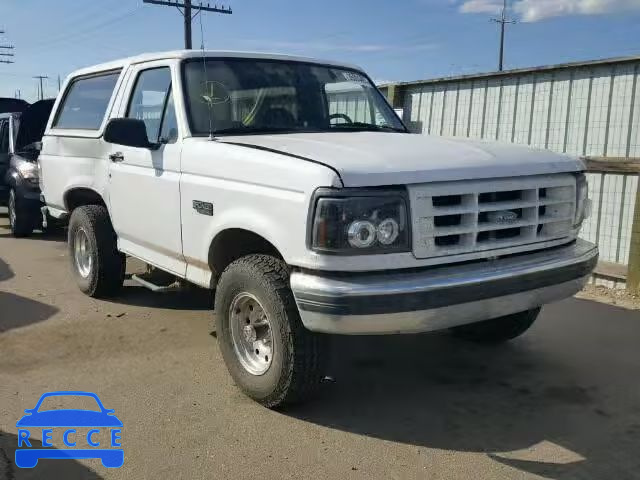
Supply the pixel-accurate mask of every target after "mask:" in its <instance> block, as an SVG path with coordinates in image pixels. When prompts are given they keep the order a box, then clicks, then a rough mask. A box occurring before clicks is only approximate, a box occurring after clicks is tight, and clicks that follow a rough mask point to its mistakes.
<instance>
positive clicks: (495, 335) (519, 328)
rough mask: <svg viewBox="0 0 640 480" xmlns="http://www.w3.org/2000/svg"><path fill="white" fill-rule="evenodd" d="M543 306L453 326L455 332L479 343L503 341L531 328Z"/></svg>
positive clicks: (456, 334) (461, 336) (458, 335)
mask: <svg viewBox="0 0 640 480" xmlns="http://www.w3.org/2000/svg"><path fill="white" fill-rule="evenodd" d="M540 310H541V307H538V308H534V309H533V310H527V311H526V312H520V313H514V314H513V315H506V316H504V317H499V318H494V319H492V320H487V321H485V322H479V323H472V324H470V325H462V326H460V327H455V328H453V329H452V330H453V334H454V335H455V336H457V337H460V338H464V339H465V340H470V341H473V342H478V343H502V342H506V341H508V340H512V339H514V338H516V337H519V336H520V335H522V334H523V333H524V332H526V331H527V330H529V328H530V327H531V325H533V322H535V321H536V318H538V315H539V314H540Z"/></svg>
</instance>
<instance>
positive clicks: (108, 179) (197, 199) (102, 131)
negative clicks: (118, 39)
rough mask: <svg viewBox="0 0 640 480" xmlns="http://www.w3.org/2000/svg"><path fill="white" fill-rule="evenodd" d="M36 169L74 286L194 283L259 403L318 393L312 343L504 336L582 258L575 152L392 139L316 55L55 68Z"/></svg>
mask: <svg viewBox="0 0 640 480" xmlns="http://www.w3.org/2000/svg"><path fill="white" fill-rule="evenodd" d="M40 167H41V187H42V191H43V195H44V199H45V201H46V204H47V206H48V209H49V213H50V214H52V215H53V216H54V217H57V218H64V217H66V216H70V219H69V221H70V223H69V240H68V241H69V254H70V259H71V264H72V271H73V274H74V276H75V279H76V280H77V283H78V285H79V287H80V289H81V290H82V291H83V292H85V293H86V294H88V295H91V296H95V297H106V296H111V295H116V294H117V292H118V290H119V289H120V288H121V287H122V284H123V279H124V274H125V257H126V256H131V257H135V258H138V259H140V260H142V261H144V262H145V263H146V264H147V265H149V266H150V271H151V273H153V272H154V271H156V272H158V271H159V272H164V276H165V277H170V279H171V281H172V282H174V283H175V282H176V281H177V282H188V283H192V284H195V285H199V286H201V287H204V288H208V289H211V290H215V312H216V329H217V336H218V340H219V344H220V348H221V351H222V354H223V356H224V360H225V362H226V365H227V367H228V369H229V371H230V373H231V375H232V377H233V379H234V380H235V382H236V383H237V385H238V386H239V387H240V388H241V389H242V390H243V391H244V392H245V393H246V394H248V395H249V396H250V397H252V398H254V399H255V400H257V401H259V402H261V403H262V404H264V405H266V406H269V407H277V406H281V405H284V404H287V403H291V402H294V401H298V400H301V399H303V398H305V397H306V396H307V395H308V394H309V393H311V392H312V391H313V390H314V389H315V387H316V386H317V385H318V383H320V381H321V379H322V378H323V377H324V375H325V373H326V372H325V365H326V356H327V338H328V335H327V334H357V335H368V334H396V333H417V332H426V331H435V330H444V329H450V330H451V331H452V332H453V333H455V334H457V335H459V336H461V337H464V338H466V339H470V340H475V341H481V342H500V341H506V340H509V339H512V338H514V337H516V336H518V335H520V334H522V333H523V332H525V330H527V329H528V328H529V327H530V326H531V324H532V323H533V322H534V320H535V319H536V317H537V315H538V313H539V312H540V307H541V306H542V305H544V304H546V303H548V302H552V301H556V300H559V299H562V298H565V297H568V296H571V295H573V294H574V293H576V292H577V291H579V290H580V289H581V288H582V286H583V285H584V283H585V281H586V280H587V278H588V276H589V274H590V273H591V271H592V270H593V268H594V266H595V264H596V261H597V256H598V252H597V249H596V247H595V246H594V245H592V244H590V243H587V242H585V241H583V240H580V239H578V232H579V229H580V226H581V224H582V222H583V219H584V218H585V215H587V214H588V210H589V200H588V198H587V188H586V187H587V185H586V181H585V176H584V174H583V173H582V172H583V170H584V166H583V163H582V162H581V161H580V160H578V159H574V158H570V157H566V156H561V155H557V154H554V153H550V152H547V151H541V150H532V149H529V148H525V147H520V146H515V145H499V144H495V143H484V142H480V141H470V140H459V139H447V138H438V137H430V136H423V135H413V134H410V133H409V132H408V131H407V129H406V128H405V126H404V125H403V123H402V121H401V120H400V119H399V118H398V117H397V115H396V114H395V113H394V111H393V110H392V108H391V106H390V105H389V104H388V103H387V101H386V100H385V98H384V97H383V96H382V95H381V94H380V92H379V91H378V90H377V89H376V87H375V85H374V84H373V83H372V82H371V80H370V79H369V77H368V76H367V75H366V74H365V73H364V72H363V71H362V70H360V69H359V68H357V67H354V66H349V65H343V64H340V63H334V62H326V61H316V60H311V59H306V58H295V57H290V56H283V55H263V54H245V53H237V52H213V51H210V52H199V51H196V52H192V51H180V52H169V53H158V54H149V55H144V56H139V57H135V58H129V59H124V60H120V61H116V62H112V63H108V64H104V65H98V66H95V67H91V68H87V69H84V70H80V71H77V72H75V73H73V74H72V75H71V76H70V77H69V78H68V79H67V81H66V82H65V85H64V88H63V89H62V93H61V94H60V96H59V98H58V99H57V102H56V105H55V107H54V110H53V113H52V115H51V118H50V120H49V125H48V126H47V130H46V133H45V136H44V139H43V146H42V152H41V155H40ZM160 277H162V275H160V276H158V277H156V278H160ZM140 280H141V281H142V282H144V283H145V284H146V285H148V286H151V287H153V286H155V287H158V288H161V287H163V286H166V285H168V283H166V282H165V281H164V280H163V281H160V280H153V275H152V277H151V279H149V278H147V279H146V280H145V279H144V278H140ZM165 280H166V279H165Z"/></svg>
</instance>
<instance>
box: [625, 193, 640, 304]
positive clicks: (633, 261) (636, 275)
mask: <svg viewBox="0 0 640 480" xmlns="http://www.w3.org/2000/svg"><path fill="white" fill-rule="evenodd" d="M627 290H628V291H629V292H630V293H632V294H635V295H640V183H638V190H637V192H636V206H635V209H634V212H633V224H632V225H631V247H630V249H629V273H628V275H627Z"/></svg>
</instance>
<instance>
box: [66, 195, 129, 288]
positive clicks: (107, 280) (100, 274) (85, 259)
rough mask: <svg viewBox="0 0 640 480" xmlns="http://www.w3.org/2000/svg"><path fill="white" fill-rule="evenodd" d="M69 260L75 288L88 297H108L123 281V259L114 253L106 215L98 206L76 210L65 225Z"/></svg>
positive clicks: (111, 234) (109, 225) (110, 228)
mask: <svg viewBox="0 0 640 480" xmlns="http://www.w3.org/2000/svg"><path fill="white" fill-rule="evenodd" d="M68 244H69V257H70V259H71V270H72V271H73V275H74V277H75V279H76V282H77V283H78V287H80V290H82V291H83V292H84V293H86V294H87V295H89V296H90V297H110V296H113V295H115V294H117V293H118V291H119V290H120V289H121V288H122V283H123V282H124V272H125V256H124V255H123V254H122V253H120V252H118V249H117V243H116V234H115V232H114V231H113V227H112V226H111V220H110V218H109V212H107V209H106V208H105V207H103V206H101V205H86V206H84V207H78V208H76V209H75V210H74V211H73V213H72V214H71V220H70V222H69V237H68Z"/></svg>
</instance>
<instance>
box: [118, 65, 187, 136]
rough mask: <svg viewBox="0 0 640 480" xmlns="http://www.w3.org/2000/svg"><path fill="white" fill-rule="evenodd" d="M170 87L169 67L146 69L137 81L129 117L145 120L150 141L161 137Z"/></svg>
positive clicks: (130, 104)
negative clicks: (163, 116)
mask: <svg viewBox="0 0 640 480" xmlns="http://www.w3.org/2000/svg"><path fill="white" fill-rule="evenodd" d="M170 87H171V71H170V70H169V68H154V69H152V70H145V71H143V72H141V73H140V75H139V76H138V80H137V81H136V86H135V88H134V90H133V95H132V96H131V101H130V103H129V110H128V112H127V117H128V118H137V119H138V120H142V121H143V122H144V124H145V126H146V127H147V137H148V138H149V141H150V142H157V141H158V140H159V138H160V128H161V122H162V114H163V111H164V106H165V101H166V99H167V93H168V92H169V89H170ZM174 117H175V115H174Z"/></svg>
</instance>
